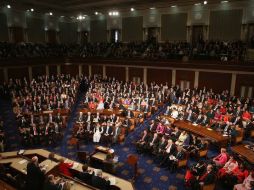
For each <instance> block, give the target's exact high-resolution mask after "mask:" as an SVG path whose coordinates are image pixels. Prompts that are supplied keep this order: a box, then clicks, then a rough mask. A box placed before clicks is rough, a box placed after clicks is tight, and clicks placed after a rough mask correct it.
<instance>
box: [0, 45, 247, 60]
mask: <svg viewBox="0 0 254 190" xmlns="http://www.w3.org/2000/svg"><path fill="white" fill-rule="evenodd" d="M245 54H246V45H245V44H244V43H243V42H241V41H232V42H223V41H206V42H204V41H200V42H198V43H196V44H191V43H187V42H172V43H169V42H165V43H156V42H155V41H150V40H147V41H146V42H142V43H136V42H130V43H127V44H125V43H120V42H117V43H94V44H92V43H85V44H82V45H79V44H39V43H19V44H13V43H6V42H1V43H0V58H9V57H18V58H27V57H63V56H65V57H74V56H76V57H77V56H80V57H83V58H85V57H104V58H105V57H112V58H122V57H129V58H132V57H140V58H151V59H181V58H182V57H183V56H187V57H189V58H192V59H217V60H222V61H229V60H234V61H239V60H244V57H245Z"/></svg>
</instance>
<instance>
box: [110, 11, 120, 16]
mask: <svg viewBox="0 0 254 190" xmlns="http://www.w3.org/2000/svg"><path fill="white" fill-rule="evenodd" d="M108 15H109V16H118V15H119V12H118V11H110V12H109V13H108Z"/></svg>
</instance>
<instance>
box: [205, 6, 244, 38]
mask: <svg viewBox="0 0 254 190" xmlns="http://www.w3.org/2000/svg"><path fill="white" fill-rule="evenodd" d="M242 16H243V11H242V10H240V9H238V10H223V11H211V13H210V26H209V39H210V40H239V39H240V34H241V24H242Z"/></svg>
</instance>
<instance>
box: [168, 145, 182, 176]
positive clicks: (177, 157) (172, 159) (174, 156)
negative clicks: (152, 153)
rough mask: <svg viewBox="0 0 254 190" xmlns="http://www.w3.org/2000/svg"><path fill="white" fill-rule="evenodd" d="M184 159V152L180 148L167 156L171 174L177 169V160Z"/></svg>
mask: <svg viewBox="0 0 254 190" xmlns="http://www.w3.org/2000/svg"><path fill="white" fill-rule="evenodd" d="M184 158H185V152H184V151H183V148H182V147H181V146H178V147H177V152H176V153H175V154H172V155H170V156H169V160H168V168H169V170H170V171H171V172H172V173H173V172H175V170H176V168H177V164H178V161H179V160H183V159H184Z"/></svg>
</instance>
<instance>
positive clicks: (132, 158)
mask: <svg viewBox="0 0 254 190" xmlns="http://www.w3.org/2000/svg"><path fill="white" fill-rule="evenodd" d="M127 163H128V164H130V165H131V166H134V165H136V164H137V163H138V156H136V155H134V154H129V155H128V158H127Z"/></svg>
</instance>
